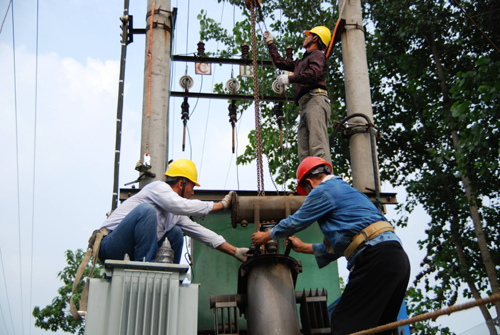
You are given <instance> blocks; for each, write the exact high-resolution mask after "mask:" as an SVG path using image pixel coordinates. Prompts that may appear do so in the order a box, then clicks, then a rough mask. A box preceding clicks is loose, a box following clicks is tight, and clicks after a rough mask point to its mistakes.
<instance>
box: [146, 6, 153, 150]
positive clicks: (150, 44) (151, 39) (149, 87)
mask: <svg viewBox="0 0 500 335" xmlns="http://www.w3.org/2000/svg"><path fill="white" fill-rule="evenodd" d="M154 16H155V2H153V6H152V8H151V23H150V24H149V46H148V60H149V62H148V63H149V64H148V114H147V119H148V132H147V135H146V150H145V151H146V153H149V128H150V125H151V119H150V117H149V115H150V111H151V46H152V45H153V19H154Z"/></svg>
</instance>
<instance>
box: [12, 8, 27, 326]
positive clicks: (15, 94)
mask: <svg viewBox="0 0 500 335" xmlns="http://www.w3.org/2000/svg"><path fill="white" fill-rule="evenodd" d="M11 14H12V53H13V62H14V64H13V70H14V111H15V116H16V173H17V178H16V179H17V226H18V231H19V286H20V291H21V329H22V333H23V334H24V316H23V312H24V308H23V269H22V268H23V267H22V257H21V199H20V195H19V193H20V187H19V131H18V125H17V82H16V38H15V32H14V3H12V11H11Z"/></svg>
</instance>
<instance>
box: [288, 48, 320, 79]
mask: <svg viewBox="0 0 500 335" xmlns="http://www.w3.org/2000/svg"><path fill="white" fill-rule="evenodd" d="M306 60H307V66H306V68H305V69H303V70H302V71H300V73H294V74H293V75H291V76H289V77H288V81H289V82H290V83H301V84H302V85H312V84H316V83H317V82H318V81H321V79H323V81H324V78H322V76H323V75H324V68H325V67H327V66H328V64H327V59H326V57H325V55H324V54H323V52H321V51H315V52H313V53H312V54H310V55H309V56H308V57H307V58H306ZM304 61H305V60H304Z"/></svg>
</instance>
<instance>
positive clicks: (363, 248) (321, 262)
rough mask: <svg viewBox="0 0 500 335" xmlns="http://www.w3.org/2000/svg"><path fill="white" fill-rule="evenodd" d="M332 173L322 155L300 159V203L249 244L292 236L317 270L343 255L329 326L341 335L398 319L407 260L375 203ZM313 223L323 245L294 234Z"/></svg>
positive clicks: (257, 234) (408, 275)
mask: <svg viewBox="0 0 500 335" xmlns="http://www.w3.org/2000/svg"><path fill="white" fill-rule="evenodd" d="M331 171H332V166H331V165H330V164H329V163H327V162H326V161H325V160H324V159H322V158H319V157H307V158H306V159H304V160H303V161H302V163H301V164H300V165H299V168H298V170H297V184H298V185H297V192H298V193H299V194H303V195H307V198H306V200H305V201H304V203H303V205H302V206H301V207H300V208H299V210H298V211H297V212H295V213H294V214H293V215H290V216H289V217H288V218H286V219H283V220H281V221H280V222H279V223H278V224H277V225H276V226H275V227H274V228H273V229H272V230H270V231H267V232H256V233H254V234H253V235H252V243H253V244H255V245H262V244H264V243H266V242H268V241H270V240H271V239H272V240H274V241H278V240H279V239H280V238H284V237H287V236H290V241H291V243H292V248H293V250H295V251H296V252H301V253H307V254H314V256H315V258H316V261H317V263H318V266H319V267H320V268H323V267H324V266H326V265H328V264H329V263H330V262H332V261H334V260H336V259H338V258H340V257H341V256H345V257H346V258H347V261H348V269H349V270H350V274H349V281H348V283H347V285H346V287H345V290H344V293H343V294H342V297H341V298H340V301H339V303H338V304H337V306H336V307H335V309H334V311H333V314H332V324H331V329H332V334H334V335H344V334H350V333H355V332H358V331H361V330H366V329H369V328H373V327H376V326H378V325H384V324H387V323H390V322H394V321H396V319H397V315H398V312H399V309H400V307H401V303H402V301H403V298H404V295H405V292H406V288H407V285H408V280H409V277H410V264H409V261H408V256H407V255H406V252H405V251H404V250H403V247H402V244H401V240H400V239H399V238H398V236H397V235H396V234H395V233H394V228H393V227H392V225H391V224H390V223H388V222H387V219H386V218H385V217H384V216H383V215H382V214H381V213H380V212H379V210H378V209H377V207H376V206H375V205H374V204H373V203H372V202H371V201H370V200H369V199H368V197H367V196H366V195H364V194H363V193H361V192H359V191H358V190H356V189H355V188H353V187H351V186H350V185H349V184H348V183H346V182H345V181H343V180H342V179H341V178H340V177H336V176H334V175H332V174H331ZM315 221H317V222H318V224H319V226H320V228H321V231H322V232H323V234H324V237H325V238H324V241H323V243H317V244H310V243H304V242H302V241H301V240H300V239H299V238H297V237H294V236H292V235H293V234H295V233H297V232H299V231H301V230H304V229H306V228H307V227H309V226H310V225H311V224H313V223H314V222H315ZM380 334H392V333H391V331H388V332H384V333H380Z"/></svg>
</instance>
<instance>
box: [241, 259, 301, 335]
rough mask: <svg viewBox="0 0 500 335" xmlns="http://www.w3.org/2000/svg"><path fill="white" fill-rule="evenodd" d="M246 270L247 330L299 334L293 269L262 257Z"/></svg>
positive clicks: (252, 333)
mask: <svg viewBox="0 0 500 335" xmlns="http://www.w3.org/2000/svg"><path fill="white" fill-rule="evenodd" d="M259 258H260V259H259V260H258V262H254V264H253V266H252V267H251V268H250V269H249V270H248V274H247V292H249V294H247V299H248V305H247V325H248V334H249V335H257V334H287V335H300V325H299V316H298V313H297V305H296V298H295V289H294V280H293V278H292V269H291V268H290V266H289V265H287V264H285V263H284V262H277V259H275V258H274V257H266V258H263V257H259Z"/></svg>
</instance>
